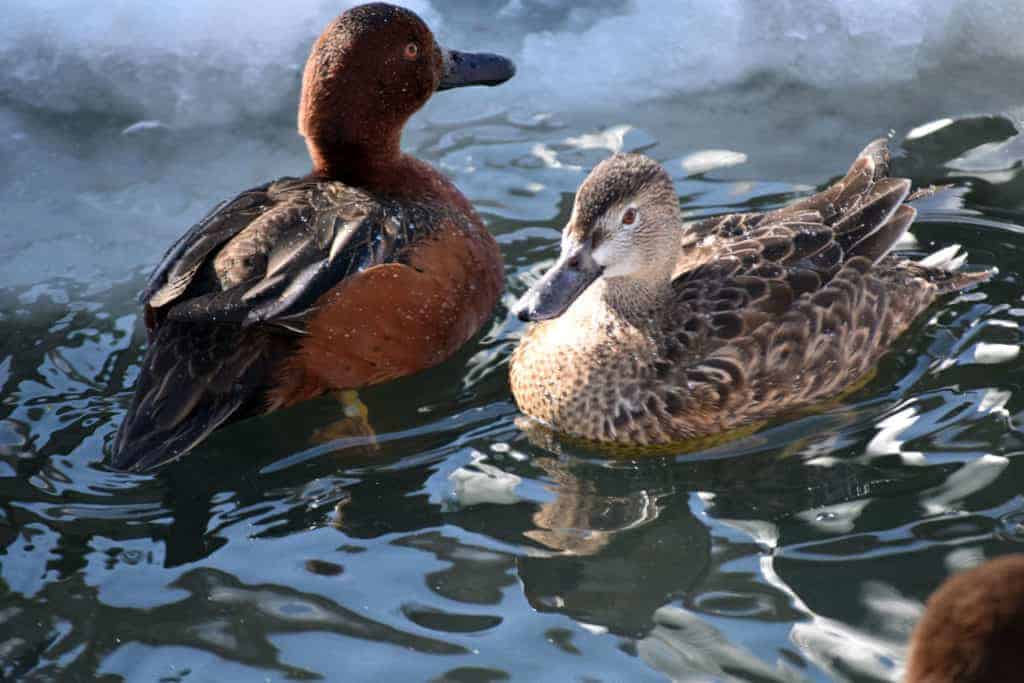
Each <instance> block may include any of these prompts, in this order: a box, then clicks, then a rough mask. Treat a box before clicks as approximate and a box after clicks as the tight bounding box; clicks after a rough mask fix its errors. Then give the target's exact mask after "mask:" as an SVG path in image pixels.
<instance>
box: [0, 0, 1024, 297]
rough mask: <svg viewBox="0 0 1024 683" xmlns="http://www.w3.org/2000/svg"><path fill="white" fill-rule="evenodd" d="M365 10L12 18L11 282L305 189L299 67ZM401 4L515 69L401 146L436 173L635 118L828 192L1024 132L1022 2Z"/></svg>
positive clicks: (176, 9) (7, 103)
mask: <svg viewBox="0 0 1024 683" xmlns="http://www.w3.org/2000/svg"><path fill="white" fill-rule="evenodd" d="M351 4H354V3H351V2H347V1H341V2H339V1H337V0H333V1H325V0H294V1H291V2H287V3H280V2H266V3H262V2H261V3H249V2H240V1H238V0H229V1H225V2H206V1H204V0H180V1H179V2H171V3H157V4H153V3H147V2H141V1H138V0H112V1H110V2H103V3H96V2H93V1H92V0H39V1H37V2H24V3H14V4H11V5H10V6H9V7H7V8H6V9H5V10H4V16H3V21H2V22H0V201H2V202H3V204H4V206H5V207H6V208H5V212H4V215H3V216H0V262H3V263H4V265H3V266H0V269H2V271H0V272H4V271H5V275H4V278H5V279H6V280H7V281H8V283H9V284H27V283H31V282H33V281H38V279H39V278H40V277H45V276H46V275H58V274H68V273H71V274H74V275H75V276H77V277H79V278H82V279H89V278H90V277H91V275H92V273H91V271H89V270H88V269H89V268H90V267H91V268H93V269H99V270H101V271H103V272H104V273H107V272H108V271H110V270H112V269H123V268H124V267H125V266H131V265H139V264H141V265H149V264H151V263H152V261H153V259H155V258H156V255H157V251H159V250H154V248H153V241H152V240H153V239H154V238H155V239H156V240H157V242H159V243H160V244H163V243H166V241H167V240H169V239H171V238H172V237H173V236H174V235H176V234H178V233H179V232H180V231H181V230H182V229H183V227H185V226H186V225H187V224H188V223H189V222H191V221H192V220H194V219H195V218H197V217H198V215H200V214H202V213H203V212H204V211H205V210H206V208H207V207H208V206H209V205H210V204H211V203H212V201H213V200H215V199H218V198H220V197H222V196H224V195H227V194H229V193H232V192H235V191H237V190H238V189H239V188H241V187H245V186H248V185H251V184H253V183H256V182H259V181H262V180H264V179H266V178H269V177H275V176H280V175H283V174H289V173H290V174H296V173H301V172H303V171H304V170H305V163H306V161H305V157H304V149H303V146H302V144H301V141H300V140H299V138H298V136H297V135H296V134H295V133H294V117H295V103H296V99H297V94H298V87H299V76H300V68H301V65H302V63H303V61H304V59H305V56H306V54H307V51H308V49H309V45H310V43H311V41H312V40H313V38H314V37H315V36H316V35H317V33H318V32H319V31H320V30H321V29H322V27H323V26H324V25H325V23H326V22H327V21H328V20H329V19H330V18H331V17H333V16H334V15H336V14H337V13H338V12H339V11H341V10H342V9H344V8H345V7H347V6H349V5H351ZM406 4H408V5H409V6H410V7H412V8H413V9H415V10H416V11H417V12H419V13H420V14H421V15H422V16H423V17H424V18H425V19H426V20H427V21H428V22H429V23H430V24H431V25H432V26H433V27H434V28H435V32H436V33H437V35H438V36H439V38H440V39H441V41H442V42H444V43H447V44H449V45H452V46H456V47H463V48H466V49H488V50H493V51H501V52H504V53H506V54H509V55H510V56H512V57H513V58H515V60H516V61H517V63H518V65H519V75H518V77H517V78H516V79H514V81H513V82H511V83H509V84H507V85H505V86H503V87H501V88H496V89H493V90H487V91H484V90H481V89H470V90H467V91H462V92H456V93H450V94H445V95H444V96H443V97H438V98H435V99H434V100H433V101H432V102H431V103H430V104H429V105H428V107H427V111H426V112H425V113H424V114H423V115H421V116H419V117H417V118H416V119H415V120H414V122H413V125H412V126H411V129H410V132H409V135H407V143H408V144H409V145H410V148H411V149H412V150H413V151H415V152H417V153H420V154H422V155H425V156H427V157H428V158H431V154H430V153H429V151H427V150H425V149H423V148H422V146H423V145H427V144H429V141H428V140H427V139H428V138H430V136H431V135H432V133H431V132H430V131H434V132H436V131H437V130H438V129H439V127H444V126H458V125H460V124H464V123H466V122H469V121H474V122H480V121H482V120H487V119H491V118H496V117H497V118H501V119H502V120H504V121H506V122H509V121H511V122H513V123H516V122H518V123H523V122H527V123H531V124H534V123H537V122H538V121H542V120H543V121H544V122H546V123H550V124H551V125H555V126H561V127H564V128H567V130H566V136H572V135H577V136H578V134H579V133H581V132H587V131H591V130H594V129H601V128H602V127H606V126H611V125H615V124H626V125H629V126H631V127H634V128H639V129H641V130H643V131H644V134H645V135H649V136H650V139H651V140H652V142H657V143H658V145H659V147H658V148H657V149H656V150H654V153H655V155H656V156H658V157H659V158H662V159H665V158H674V157H677V156H682V155H685V154H688V153H691V152H693V151H695V150H700V149H726V150H738V151H740V152H741V153H742V154H743V155H744V156H745V158H746V159H747V160H749V162H750V164H751V165H750V166H749V167H748V169H749V172H748V174H747V176H748V177H759V178H779V179H780V180H781V179H784V180H787V181H796V182H817V181H819V180H820V179H821V178H822V175H823V174H830V173H834V172H837V171H838V170H840V169H841V167H842V166H843V165H845V163H846V161H847V159H848V158H849V156H850V155H851V154H852V153H853V152H854V151H855V149H856V148H858V147H859V146H860V145H861V144H862V143H863V142H864V141H865V140H866V139H868V138H869V137H873V136H876V135H879V134H884V133H886V132H887V131H890V130H892V131H895V132H896V133H897V134H903V133H905V132H906V131H908V130H910V129H911V128H913V127H915V126H918V125H921V124H923V123H927V122H929V121H932V120H935V119H940V118H943V117H956V116H959V115H964V114H971V113H1002V114H1006V115H1008V116H1009V118H1010V119H1011V120H1019V118H1020V116H1019V113H1020V108H1021V105H1024V39H1022V38H1021V36H1022V35H1024V11H1021V4H1020V0H902V1H895V2H894V1H891V0H889V1H886V0H830V1H828V2H822V1H820V0H777V1H775V2H760V1H758V0H633V1H622V0H613V1H608V0H582V1H581V2H568V1H566V0H482V1H478V0H411V1H410V2H408V3H406ZM545 117H546V118H545ZM545 125H546V124H545ZM424 131H427V132H424ZM435 137H436V136H435ZM417 145H419V147H418V146H417ZM435 151H436V150H435ZM431 160H432V161H434V162H435V163H440V164H441V165H442V167H445V170H446V171H447V172H449V173H451V174H452V175H455V176H456V179H457V180H461V178H460V177H459V164H462V165H463V166H465V163H469V161H472V160H469V161H467V160H465V159H463V160H461V161H459V162H458V163H454V164H447V165H446V162H447V161H448V160H446V159H444V158H441V157H440V156H438V155H436V154H435V156H434V157H433V158H431ZM548 166H550V164H548ZM478 178H479V179H480V180H481V181H486V182H491V183H493V178H487V177H486V176H478ZM577 180H578V178H577V177H576V176H572V177H571V178H567V180H566V182H565V186H564V187H563V188H560V189H562V190H564V191H566V192H568V191H571V190H572V189H573V187H574V186H575V185H574V183H575V182H576V181H577ZM466 182H469V183H473V182H474V179H468V180H466ZM548 184H549V185H550V183H548ZM57 189H59V190H60V192H55V190H57ZM467 190H468V193H469V194H470V196H471V198H473V199H476V200H479V199H480V197H479V196H477V197H474V196H473V188H472V187H469V188H467ZM43 207H45V208H43ZM41 211H43V212H44V213H45V214H46V219H45V220H44V221H40V220H39V214H40V212H41ZM142 235H145V238H143V237H142Z"/></svg>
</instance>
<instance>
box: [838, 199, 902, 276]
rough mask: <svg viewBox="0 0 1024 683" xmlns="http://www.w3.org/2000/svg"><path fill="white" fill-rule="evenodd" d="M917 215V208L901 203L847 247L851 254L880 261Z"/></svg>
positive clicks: (875, 261)
mask: <svg viewBox="0 0 1024 683" xmlns="http://www.w3.org/2000/svg"><path fill="white" fill-rule="evenodd" d="M916 217H917V210H916V209H915V208H914V207H912V206H907V205H906V204H903V205H901V206H898V207H896V210H895V211H894V212H893V213H892V216H891V217H890V218H889V219H888V220H887V221H886V222H885V223H883V224H882V225H881V226H880V227H879V228H877V229H876V230H875V231H874V232H871V233H869V234H867V235H865V236H864V237H862V238H861V239H860V240H858V241H857V242H854V243H853V244H852V245H851V246H850V249H849V252H848V253H849V254H850V255H851V256H863V257H865V258H867V259H869V260H871V261H872V262H873V263H878V262H879V261H881V260H882V259H883V258H884V257H885V256H886V255H887V254H888V253H889V252H890V251H892V248H893V247H894V246H896V243H897V242H898V241H899V239H900V238H901V237H903V235H904V234H905V233H906V232H907V229H908V228H910V224H911V223H913V222H914V219H915V218H916Z"/></svg>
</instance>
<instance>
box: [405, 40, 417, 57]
mask: <svg viewBox="0 0 1024 683" xmlns="http://www.w3.org/2000/svg"><path fill="white" fill-rule="evenodd" d="M419 54H420V46H419V45H417V44H416V43H409V44H408V45H406V46H405V53H404V56H405V58H406V59H416V58H417V57H418V56H419Z"/></svg>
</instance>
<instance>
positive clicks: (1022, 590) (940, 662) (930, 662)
mask: <svg viewBox="0 0 1024 683" xmlns="http://www.w3.org/2000/svg"><path fill="white" fill-rule="evenodd" d="M1022 643H1024V555H1009V556H1007V557H1000V558H997V559H995V560H990V561H989V562H986V563H985V564H983V565H981V566H980V567H976V568H975V569H972V570H970V571H966V572H963V573H961V574H957V575H956V576H954V577H952V578H951V579H948V580H947V581H946V582H945V583H943V584H942V586H941V587H940V588H939V590H937V591H936V592H935V593H934V594H933V595H932V597H931V598H929V600H928V608H927V609H926V610H925V614H924V616H923V617H922V618H921V621H920V622H919V623H918V624H917V627H916V628H915V629H914V635H913V638H912V639H911V644H910V660H909V663H908V665H907V676H906V681H907V683H1002V682H1003V681H1017V680H1020V679H1021V678H1022V677H1024V649H1022V648H1021V644H1022Z"/></svg>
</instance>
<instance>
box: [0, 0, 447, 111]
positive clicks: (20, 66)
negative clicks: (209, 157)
mask: <svg viewBox="0 0 1024 683" xmlns="http://www.w3.org/2000/svg"><path fill="white" fill-rule="evenodd" d="M355 4H358V3H356V2H353V1H352V0H341V1H340V2H339V1H338V0H296V1H294V2H287V3H275V2H267V3H248V2H241V1H239V0H232V1H229V2H206V1H205V0H183V1H182V2H174V3H157V4H155V5H154V4H150V3H142V2H135V1H134V0H112V1H111V2H104V3H94V2H91V1H90V0H41V1H40V2H31V3H18V4H17V5H12V6H11V7H9V8H8V9H7V10H5V11H4V22H3V25H2V27H0V98H3V99H5V100H7V101H8V102H10V103H13V104H15V105H21V106H26V107H31V108H36V109H42V110H46V111H53V112H60V113H76V112H83V111H84V112H102V113H108V114H114V115H121V116H124V117H129V118H134V119H146V120H161V121H165V122H168V123H173V124H177V125H211V124H223V123H230V122H233V121H236V120H238V119H239V118H244V117H261V116H275V115H280V114H282V113H283V112H288V111H292V112H293V111H294V107H295V100H296V96H297V93H298V78H299V75H300V74H301V66H302V64H303V63H304V62H305V58H306V55H307V54H308V53H309V47H310V45H311V44H312V41H313V39H314V38H315V37H316V36H317V35H318V34H319V32H320V31H321V30H322V29H323V27H324V26H325V25H326V24H327V22H328V21H330V20H331V19H332V18H333V17H334V16H335V15H337V14H338V13H339V12H340V11H342V10H344V9H345V8H346V7H349V6H352V5H355ZM404 4H405V5H406V6H408V7H409V8H410V9H412V10H414V11H416V12H417V13H419V14H420V16H422V17H423V18H424V19H425V20H427V21H428V22H430V23H431V24H432V25H434V26H436V27H440V26H442V25H443V21H442V20H441V18H440V17H439V16H438V15H437V13H436V12H435V11H434V10H433V8H432V7H431V5H430V4H429V3H428V2H425V1H423V0H411V1H410V2H405V3H404ZM291 116H292V117H294V113H292V114H291Z"/></svg>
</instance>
